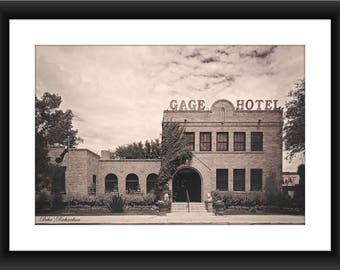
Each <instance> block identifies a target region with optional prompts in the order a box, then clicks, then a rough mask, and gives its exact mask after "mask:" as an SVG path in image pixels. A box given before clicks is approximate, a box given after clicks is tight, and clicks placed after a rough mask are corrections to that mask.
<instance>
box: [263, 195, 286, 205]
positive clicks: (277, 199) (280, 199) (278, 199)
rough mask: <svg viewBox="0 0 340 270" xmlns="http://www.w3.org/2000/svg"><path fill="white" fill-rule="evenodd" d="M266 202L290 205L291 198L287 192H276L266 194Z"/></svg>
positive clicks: (268, 203)
mask: <svg viewBox="0 0 340 270" xmlns="http://www.w3.org/2000/svg"><path fill="white" fill-rule="evenodd" d="M266 204H267V205H270V206H278V207H291V206H292V199H291V198H290V197H289V196H288V195H287V194H284V193H277V194H275V195H268V197H267V201H266Z"/></svg>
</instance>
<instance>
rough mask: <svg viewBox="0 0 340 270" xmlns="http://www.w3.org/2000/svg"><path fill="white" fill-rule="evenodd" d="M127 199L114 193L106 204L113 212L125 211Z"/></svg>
mask: <svg viewBox="0 0 340 270" xmlns="http://www.w3.org/2000/svg"><path fill="white" fill-rule="evenodd" d="M124 205H125V200H124V198H123V196H121V195H119V194H118V195H112V196H111V198H110V200H108V201H107V203H106V206H107V208H108V209H109V210H110V212H112V213H121V212H123V211H124Z"/></svg>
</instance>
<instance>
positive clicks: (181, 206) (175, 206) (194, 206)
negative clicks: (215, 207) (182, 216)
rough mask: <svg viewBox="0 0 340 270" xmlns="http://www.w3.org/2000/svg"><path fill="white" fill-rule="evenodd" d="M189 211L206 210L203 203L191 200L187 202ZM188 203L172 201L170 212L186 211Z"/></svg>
mask: <svg viewBox="0 0 340 270" xmlns="http://www.w3.org/2000/svg"><path fill="white" fill-rule="evenodd" d="M189 206H190V212H195V213H197V212H207V210H206V209H205V203H201V202H192V203H190V204H189ZM187 207H188V204H187V203H186V202H174V203H172V206H171V212H188V208H187Z"/></svg>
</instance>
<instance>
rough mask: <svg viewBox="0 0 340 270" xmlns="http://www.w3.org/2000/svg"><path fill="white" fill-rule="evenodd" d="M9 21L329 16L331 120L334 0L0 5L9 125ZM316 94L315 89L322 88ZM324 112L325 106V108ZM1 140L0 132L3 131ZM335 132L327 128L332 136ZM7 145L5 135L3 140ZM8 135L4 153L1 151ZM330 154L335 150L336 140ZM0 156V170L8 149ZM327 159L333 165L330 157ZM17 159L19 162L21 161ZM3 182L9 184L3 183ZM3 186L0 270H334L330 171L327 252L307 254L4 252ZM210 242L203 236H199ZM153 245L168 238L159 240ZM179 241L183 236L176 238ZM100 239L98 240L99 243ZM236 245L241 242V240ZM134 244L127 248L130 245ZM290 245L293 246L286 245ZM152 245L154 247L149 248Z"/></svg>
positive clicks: (335, 79)
mask: <svg viewBox="0 0 340 270" xmlns="http://www.w3.org/2000/svg"><path fill="white" fill-rule="evenodd" d="M10 19H331V39H332V40H331V53H332V56H331V89H332V93H331V94H332V103H331V104H332V109H331V113H332V116H333V117H332V123H334V122H335V121H337V120H336V119H337V117H336V112H335V110H336V103H337V101H338V99H337V97H336V96H335V94H336V90H338V88H339V77H340V76H338V72H339V64H340V61H339V60H340V59H339V52H338V50H339V48H340V42H339V36H340V35H339V32H340V2H339V1H310V2H309V1H294V2H293V1H187V2H186V1H180V2H177V1H172V2H168V1H159V2H154V1H124V2H123V1H121V2H120V1H116V2H112V1H84V2H80V1H46V2H42V1H4V2H0V31H1V32H0V40H1V42H0V43H1V48H0V64H1V73H0V81H1V86H2V87H1V89H2V91H1V93H2V99H1V100H2V102H3V106H2V110H3V112H2V123H3V124H4V125H3V126H6V127H9V125H10V121H9V117H8V115H9V110H8V109H7V108H8V107H7V105H8V104H9V103H7V101H8V100H9V34H10V33H9V21H10ZM321 91H322V90H321ZM329 109H330V108H329ZM2 135H3V137H6V134H5V132H3V133H2ZM337 135H339V133H338V131H337V130H335V129H333V130H332V136H335V137H337ZM9 140H10V137H9ZM7 145H8V144H7V138H3V140H2V146H3V149H6V150H7ZM332 149H338V147H337V145H336V142H335V144H334V142H333V145H332ZM6 152H7V151H2V154H3V162H2V171H3V172H8V170H7V169H8V168H9V166H6V165H5V164H7V162H6V161H8V160H9V159H8V156H9V155H10V152H9V148H8V154H7V153H6ZM334 152H335V151H334V150H333V152H332V153H333V155H332V162H331V163H332V164H330V166H331V165H333V166H332V167H333V168H334V165H335V164H336V161H337V159H336V157H334ZM23 158H24V157H23ZM7 179H8V180H7ZM9 181H10V176H9V175H8V177H7V178H6V176H5V177H3V178H2V181H0V185H1V186H0V191H1V199H2V203H1V208H0V211H1V212H0V215H1V221H2V222H1V223H0V224H1V238H0V240H1V250H0V268H1V269H7V268H8V269H9V268H12V269H29V268H30V269H52V268H53V269H65V268H71V269H289V268H292V269H293V268H294V269H319V268H320V269H338V268H340V258H339V233H338V228H339V215H338V213H339V205H340V202H339V196H338V193H339V183H338V181H337V177H336V176H335V174H334V169H332V180H331V185H332V191H331V195H332V198H331V204H332V209H331V211H332V213H331V214H332V227H331V233H332V235H331V237H332V242H331V251H329V252H325V251H313V252H306V251H303V252H293V251H289V252H288V251H287V252H270V251H266V252H249V251H247V252H222V251H218V252H217V251H216V252H203V251H202V252H190V251H188V252H179V251H176V252H141V251H139V252H123V251H118V252H78V251H74V252H65V251H62V252H42V251H40V252H25V251H9V214H10V213H9ZM204 237H209V236H204ZM160 240H164V241H167V240H169V239H166V235H162V236H160ZM177 240H178V241H185V239H177ZM103 241H105V239H103ZM240 241H246V240H245V239H243V240H242V239H240ZM131 245H133V243H131ZM292 245H293V243H292ZM156 246H157V243H155V247H156Z"/></svg>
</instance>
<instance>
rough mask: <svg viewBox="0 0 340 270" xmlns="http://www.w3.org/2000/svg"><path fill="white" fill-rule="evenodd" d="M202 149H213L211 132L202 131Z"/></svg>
mask: <svg viewBox="0 0 340 270" xmlns="http://www.w3.org/2000/svg"><path fill="white" fill-rule="evenodd" d="M200 151H211V132H200Z"/></svg>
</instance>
